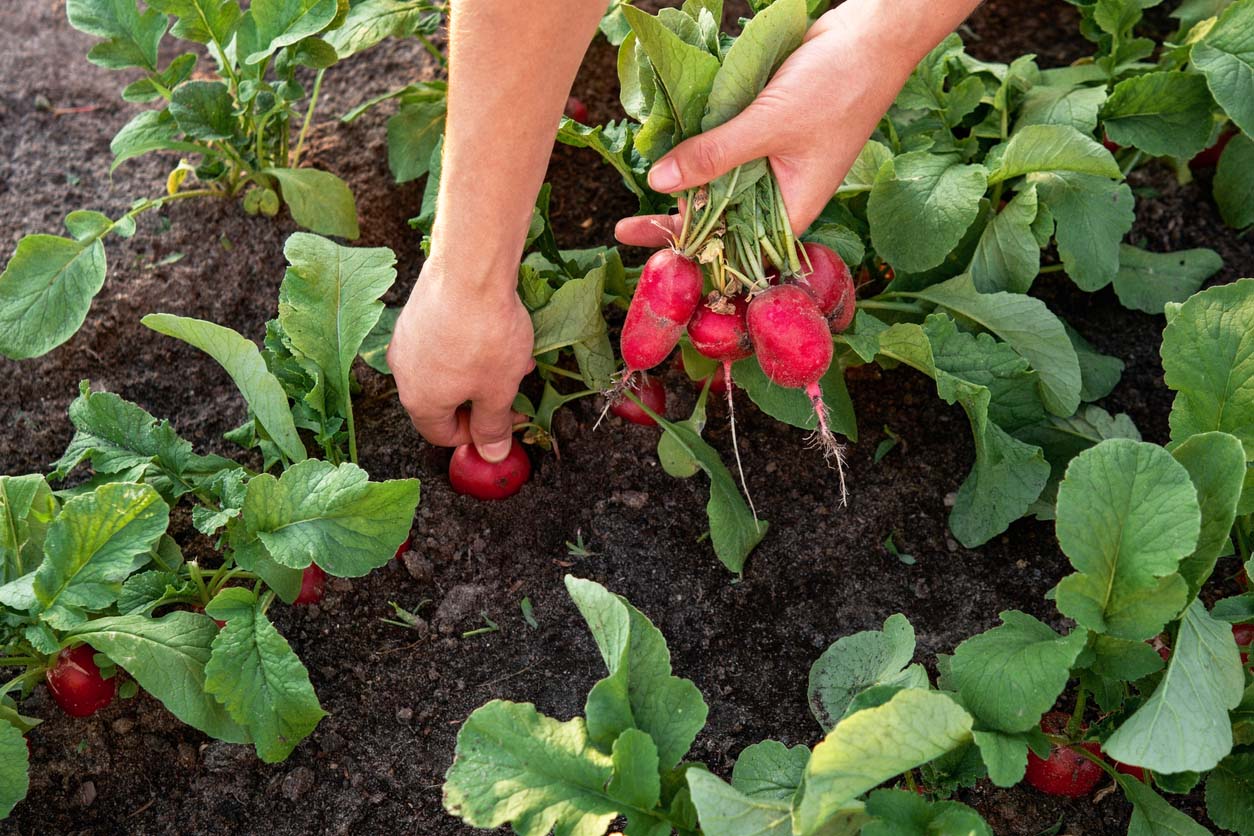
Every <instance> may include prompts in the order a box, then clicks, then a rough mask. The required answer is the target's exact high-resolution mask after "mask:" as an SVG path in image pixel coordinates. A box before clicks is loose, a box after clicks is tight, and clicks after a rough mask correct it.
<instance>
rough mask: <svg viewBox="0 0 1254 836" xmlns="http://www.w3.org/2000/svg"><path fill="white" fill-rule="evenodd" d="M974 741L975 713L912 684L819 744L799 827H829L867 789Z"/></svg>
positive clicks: (799, 802)
mask: <svg viewBox="0 0 1254 836" xmlns="http://www.w3.org/2000/svg"><path fill="white" fill-rule="evenodd" d="M970 740H971V716H970V715H969V714H967V713H966V712H965V711H963V710H962V709H961V708H960V707H959V706H958V704H957V703H955V702H954V701H953V700H952V699H950V698H949V697H947V696H945V695H944V694H939V693H936V692H935V691H923V690H919V689H915V688H907V689H906V690H904V691H898V692H897V694H896V695H894V696H893V698H892V699H891V700H889V701H888V702H886V703H884V704H883V705H881V706H878V707H876V708H868V709H865V710H863V711H859V712H857V713H856V714H851V715H850V716H849V717H847V718H845V719H844V720H842V721H841V722H840V723H839V724H837V726H836V727H835V728H834V729H832V730H831V732H829V733H828V735H827V737H825V738H824V739H823V741H822V742H820V743H819V744H818V745H817V746H815V747H814V754H813V755H811V756H810V762H809V764H808V765H807V766H806V774H805V782H804V783H803V784H802V785H801V789H800V790H799V791H798V793H797V797H796V799H795V800H794V801H793V831H794V832H796V833H803V834H817V833H820V832H824V831H822V828H823V826H824V825H825V824H827V823H828V822H830V821H831V820H832V819H834V818H836V819H838V818H839V817H840V816H841V815H842V808H844V807H845V806H846V805H847V804H848V803H849V802H851V801H853V800H854V799H855V798H857V797H858V796H860V795H862V794H863V793H864V792H867V791H868V790H870V789H872V788H874V787H875V786H877V785H878V784H880V783H882V782H884V781H887V780H888V779H889V778H892V777H894V776H895V775H899V774H901V773H902V772H905V771H906V770H908V769H913V768H915V767H917V766H921V765H922V764H925V763H927V762H928V761H930V760H932V759H934V758H937V757H940V756H941V755H943V754H945V753H946V752H950V751H952V750H954V749H956V748H958V747H959V746H961V745H963V744H965V743H968V742H970ZM690 780H691V779H690Z"/></svg>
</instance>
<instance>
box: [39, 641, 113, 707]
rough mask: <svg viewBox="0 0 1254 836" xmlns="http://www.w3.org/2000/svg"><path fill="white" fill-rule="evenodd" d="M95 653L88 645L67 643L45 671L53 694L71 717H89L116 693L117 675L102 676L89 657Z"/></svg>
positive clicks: (109, 701)
mask: <svg viewBox="0 0 1254 836" xmlns="http://www.w3.org/2000/svg"><path fill="white" fill-rule="evenodd" d="M95 655H96V651H95V650H94V649H93V648H92V647H91V646H90V645H86V644H80V645H79V646H78V647H67V648H65V649H64V650H62V651H61V652H60V653H58V654H57V661H56V662H55V663H54V664H53V666H52V667H50V668H48V672H47V673H46V674H45V678H46V679H47V680H48V690H49V691H50V692H52V698H53V699H54V700H56V702H57V705H59V706H61V710H62V711H64V712H65V713H66V714H68V715H70V716H71V717H90V716H91V715H92V714H95V713H96V712H97V711H99V710H100V709H102V708H104V707H105V706H106V705H108V704H109V703H111V702H113V698H114V697H115V696H116V695H117V693H118V680H117V677H116V676H114V677H110V678H109V679H105V678H104V677H102V676H101V675H100V668H98V667H96V661H95V659H93V658H92V657H94V656H95Z"/></svg>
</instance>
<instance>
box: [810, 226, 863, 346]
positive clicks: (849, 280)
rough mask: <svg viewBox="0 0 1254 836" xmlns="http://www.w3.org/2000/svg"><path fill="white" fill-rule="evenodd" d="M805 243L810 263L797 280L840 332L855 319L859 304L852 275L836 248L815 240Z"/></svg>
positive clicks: (833, 330) (830, 324) (834, 329)
mask: <svg viewBox="0 0 1254 836" xmlns="http://www.w3.org/2000/svg"><path fill="white" fill-rule="evenodd" d="M802 247H803V249H804V250H805V254H806V256H807V260H808V261H809V263H810V264H809V268H808V269H806V270H803V271H802V273H801V275H800V276H798V277H797V284H798V285H799V286H801V287H803V288H805V289H806V291H807V292H809V294H810V295H811V296H813V297H814V301H815V303H816V304H817V305H818V306H819V310H820V311H821V312H822V313H823V316H825V317H827V322H828V325H829V326H830V327H831V330H832V333H833V334H839V333H840V332H841V331H844V330H845V329H846V328H848V327H849V323H851V322H853V314H854V310H855V306H856V303H855V301H854V292H855V288H854V284H853V275H852V274H851V273H850V272H849V266H848V265H846V264H845V262H844V260H843V259H842V258H841V257H840V256H839V255H837V254H836V252H835V251H834V250H832V249H829V248H828V247H825V246H823V245H822V244H816V243H814V242H812V241H807V242H806V243H805V244H803V245H802Z"/></svg>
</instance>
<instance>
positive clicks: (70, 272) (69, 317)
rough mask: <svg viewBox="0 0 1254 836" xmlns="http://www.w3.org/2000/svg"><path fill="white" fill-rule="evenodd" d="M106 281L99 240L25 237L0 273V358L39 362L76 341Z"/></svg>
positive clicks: (96, 238)
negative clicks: (76, 333)
mask: <svg viewBox="0 0 1254 836" xmlns="http://www.w3.org/2000/svg"><path fill="white" fill-rule="evenodd" d="M101 234H103V233H101ZM104 280H105V250H104V244H103V243H102V242H101V241H100V235H99V234H96V235H91V236H88V237H86V238H84V239H82V240H74V239H70V238H61V237H59V236H56V235H27V236H25V237H23V238H22V239H21V240H20V241H18V242H17V251H16V252H15V253H14V254H13V258H12V259H10V260H9V263H8V264H7V265H6V266H5V268H4V272H3V273H0V354H3V355H4V356H5V357H8V358H9V359H11V360H25V359H28V358H30V357H39V356H41V355H43V354H47V353H48V352H49V351H51V350H52V349H54V348H56V347H57V346H59V345H61V343H63V342H65V341H66V340H68V339H69V338H70V337H72V336H74V333H75V332H76V331H78V329H79V328H80V327H82V325H83V320H85V319H86V318H87V310H88V309H89V308H90V307H91V300H92V299H93V298H95V296H96V294H97V293H99V292H100V288H101V287H103V286H104Z"/></svg>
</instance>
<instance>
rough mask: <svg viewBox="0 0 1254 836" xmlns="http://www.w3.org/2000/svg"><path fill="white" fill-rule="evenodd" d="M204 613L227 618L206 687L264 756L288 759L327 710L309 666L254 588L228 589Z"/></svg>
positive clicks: (207, 671) (269, 759)
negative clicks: (253, 590)
mask: <svg viewBox="0 0 1254 836" xmlns="http://www.w3.org/2000/svg"><path fill="white" fill-rule="evenodd" d="M205 614H206V615H208V616H209V617H210V618H215V619H217V620H219V621H225V622H226V626H225V627H223V628H222V629H221V631H220V632H219V633H218V636H217V638H215V639H214V640H213V650H212V654H211V655H210V657H209V661H208V663H206V665H205V691H206V692H208V693H209V694H212V695H213V696H214V697H216V698H217V699H218V701H219V702H221V703H222V705H223V706H224V707H225V708H226V711H227V713H228V714H230V715H231V719H233V720H234V721H235V722H237V723H239V724H240V725H241V726H244V727H245V728H247V729H248V731H249V734H250V735H251V736H252V739H253V744H254V745H255V746H256V748H257V756H258V757H259V758H261V759H262V760H263V761H265V762H266V763H278V762H279V761H282V760H286V759H287V756H288V755H290V754H291V753H292V750H293V749H295V748H296V746H297V744H299V743H300V742H301V741H302V740H304V739H305V738H306V737H308V736H309V734H310V732H312V731H313V730H314V728H315V727H316V726H317V725H318V722H319V721H320V720H321V719H322V718H323V717H325V716H326V712H325V711H323V710H322V706H321V705H319V704H318V695H317V694H315V693H314V689H313V685H311V684H310V683H309V672H308V671H306V670H305V666H304V665H303V664H301V661H300V659H299V658H298V657H297V655H296V654H295V653H294V652H292V648H291V646H290V645H289V644H288V643H287V640H286V639H285V638H283V636H282V635H280V634H279V631H278V630H276V629H275V628H274V625H273V624H271V623H270V619H268V618H267V617H266V614H265V612H264V611H263V610H262V608H261V601H260V600H258V598H257V596H256V595H254V594H253V592H252V591H251V590H249V589H243V588H240V587H230V588H228V589H223V590H222V591H221V592H219V593H218V594H217V595H216V596H214V599H213V600H212V601H210V602H209V604H208V605H207V606H206V607H205Z"/></svg>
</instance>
